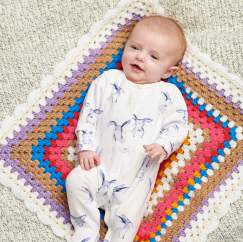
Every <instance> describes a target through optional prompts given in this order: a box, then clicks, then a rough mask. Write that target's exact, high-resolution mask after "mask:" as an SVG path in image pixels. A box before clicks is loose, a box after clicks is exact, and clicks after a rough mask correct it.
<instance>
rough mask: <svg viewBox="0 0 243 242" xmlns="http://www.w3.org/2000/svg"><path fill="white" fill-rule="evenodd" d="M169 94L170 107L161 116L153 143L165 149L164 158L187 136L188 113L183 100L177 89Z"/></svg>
mask: <svg viewBox="0 0 243 242" xmlns="http://www.w3.org/2000/svg"><path fill="white" fill-rule="evenodd" d="M171 94H172V95H171V105H169V106H168V107H167V109H166V110H165V112H164V114H163V117H164V118H163V120H162V123H161V130H160V132H159V136H158V138H157V140H156V141H155V143H158V144H160V145H161V146H162V147H163V148H164V149H165V151H166V153H167V156H166V158H168V157H169V156H170V154H171V153H172V152H174V151H175V150H177V149H178V148H179V147H180V145H181V144H182V143H183V141H184V139H185V138H186V136H187V134H188V113H187V106H186V103H185V100H184V98H183V96H182V94H181V92H180V91H179V89H178V88H177V87H175V88H174V89H173V92H171Z"/></svg>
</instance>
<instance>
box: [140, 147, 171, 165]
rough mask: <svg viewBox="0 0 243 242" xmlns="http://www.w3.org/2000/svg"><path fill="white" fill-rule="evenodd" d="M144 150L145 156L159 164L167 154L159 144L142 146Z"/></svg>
mask: <svg viewBox="0 0 243 242" xmlns="http://www.w3.org/2000/svg"><path fill="white" fill-rule="evenodd" d="M143 148H144V149H145V153H146V155H148V156H149V157H150V158H151V159H152V160H155V161H158V162H159V163H160V162H162V161H163V160H164V159H165V157H166V155H167V153H166V151H165V150H164V148H163V147H162V146H161V145H159V144H156V143H154V144H150V145H143Z"/></svg>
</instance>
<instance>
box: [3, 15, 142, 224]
mask: <svg viewBox="0 0 243 242" xmlns="http://www.w3.org/2000/svg"><path fill="white" fill-rule="evenodd" d="M140 18H141V17H140V16H139V15H136V14H133V17H132V19H126V23H125V24H124V25H121V24H118V29H117V30H116V31H115V30H113V31H112V34H111V35H110V36H106V38H107V39H106V42H102V43H101V47H100V48H99V49H89V55H88V56H86V57H85V58H84V63H81V64H80V63H79V64H78V70H77V71H72V77H71V78H66V84H59V85H58V87H59V89H58V91H57V92H55V93H54V94H53V98H49V99H48V100H47V104H46V105H45V106H42V105H40V112H39V113H33V115H34V118H33V119H32V120H31V119H27V125H26V126H20V131H19V132H17V131H14V138H12V139H10V138H7V139H6V140H7V145H4V146H3V145H1V146H0V151H1V152H0V157H1V159H2V160H5V162H4V166H5V167H6V166H11V167H12V169H11V172H17V173H18V179H24V180H25V185H31V187H32V190H31V192H34V191H37V192H38V194H39V195H38V198H44V199H45V203H44V205H47V204H48V205H50V206H51V211H53V210H55V211H56V212H57V213H58V214H57V218H59V217H63V218H64V224H66V223H68V222H70V218H69V214H68V213H67V212H66V211H65V208H64V207H63V206H62V205H60V204H57V203H56V202H55V201H54V200H53V199H51V193H50V192H49V191H45V190H44V189H43V188H42V186H41V184H39V183H38V182H37V181H35V180H32V178H33V174H32V173H28V174H26V172H25V169H24V168H23V167H19V166H18V164H19V161H18V160H11V159H10V152H11V146H12V145H18V144H19V142H20V141H21V140H23V139H25V138H26V136H27V133H30V132H31V131H32V130H33V127H34V126H38V125H39V124H40V122H41V121H42V120H43V119H44V118H45V116H46V113H47V112H51V110H52V108H53V106H55V105H56V104H57V102H58V100H59V99H60V98H62V97H63V96H64V92H66V91H68V90H69V88H70V86H71V85H72V84H74V83H76V82H77V80H76V78H77V77H82V76H83V75H84V73H85V72H86V71H88V70H89V66H90V64H92V63H94V62H95V59H96V57H97V56H98V55H99V54H100V53H101V51H102V49H104V48H106V46H107V45H108V44H109V43H110V42H111V41H112V39H113V37H114V36H115V35H116V33H117V32H120V31H121V30H122V29H123V28H125V27H126V26H128V25H129V24H130V23H131V22H132V21H136V20H138V19H140Z"/></svg>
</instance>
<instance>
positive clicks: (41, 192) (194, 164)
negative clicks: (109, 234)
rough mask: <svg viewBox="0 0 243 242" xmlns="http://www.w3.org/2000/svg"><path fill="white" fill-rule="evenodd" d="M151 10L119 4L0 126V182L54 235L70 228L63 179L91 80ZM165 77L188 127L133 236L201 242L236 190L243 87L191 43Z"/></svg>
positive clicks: (111, 64) (114, 60) (66, 234)
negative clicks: (184, 106) (186, 113)
mask: <svg viewBox="0 0 243 242" xmlns="http://www.w3.org/2000/svg"><path fill="white" fill-rule="evenodd" d="M154 13H159V14H162V10H161V9H160V8H159V6H158V5H157V3H156V2H155V1H145V0H144V1H139V2H137V1H121V2H120V4H119V6H118V7H117V9H115V10H114V11H113V12H110V13H109V15H106V16H105V18H104V20H103V21H102V22H100V23H98V24H97V25H95V26H93V27H92V29H91V30H90V32H89V34H87V35H85V36H84V37H83V38H82V39H81V40H80V42H79V44H78V46H77V47H76V48H75V49H73V50H71V51H70V52H69V53H68V55H67V56H66V58H65V60H64V61H63V62H62V63H60V64H59V65H58V66H57V68H56V69H55V71H54V73H53V75H51V76H48V77H46V78H44V79H43V80H42V82H41V84H40V88H39V89H36V90H35V91H33V92H32V93H30V95H29V96H28V102H27V103H25V104H21V105H19V106H17V107H16V109H15V112H14V114H13V115H12V116H11V117H8V118H6V119H5V120H4V121H3V122H2V124H1V133H0V182H1V183H2V184H4V185H6V186H8V187H11V189H12V191H13V193H14V194H15V195H16V196H17V197H18V198H20V199H22V200H23V201H24V202H25V205H26V207H27V208H28V209H29V210H31V211H33V212H36V213H37V214H38V217H39V219H40V220H41V221H42V222H43V223H45V224H48V225H50V226H51V228H52V230H53V232H54V233H55V234H56V235H58V236H60V237H63V238H66V239H69V238H70V235H71V233H72V226H71V224H70V218H69V212H68V206H67V200H66V195H65V178H66V176H67V174H68V173H69V172H70V171H71V169H72V168H73V166H74V162H75V160H76V159H77V157H76V153H75V144H76V137H75V134H74V130H75V127H76V124H77V120H78V116H79V113H80V109H81V108H82V103H83V100H84V97H85V95H86V92H87V89H88V87H89V84H90V83H91V82H92V80H93V79H94V78H95V77H97V76H98V75H99V74H101V73H102V72H103V71H104V70H107V69H111V68H120V67H121V66H120V58H121V55H122V49H123V46H124V43H125V41H126V38H127V36H128V34H129V32H130V30H131V27H132V26H133V24H134V23H135V22H136V21H138V20H139V19H141V18H142V17H143V16H145V15H151V14H154ZM168 82H171V83H173V84H175V85H176V86H177V87H178V88H179V89H180V90H181V92H182V94H183V96H184V98H185V101H186V103H187V106H188V111H189V117H190V119H189V121H190V132H189V136H188V138H187V139H186V140H185V142H184V144H183V146H182V147H181V148H180V149H179V150H178V151H177V152H176V153H174V154H172V155H171V156H170V157H169V158H168V159H167V160H166V161H165V162H163V163H162V165H161V167H160V171H159V174H158V177H157V180H156V184H155V187H154V190H153V194H152V196H151V199H150V206H149V208H148V210H147V211H146V214H145V216H144V219H143V221H142V223H141V226H140V228H139V231H138V233H137V236H136V238H135V241H204V240H205V239H206V236H207V234H208V233H209V232H211V231H212V230H213V229H215V228H216V226H217V223H216V221H218V219H219V218H220V217H221V216H222V215H223V214H224V213H225V211H226V210H227V208H228V207H229V204H230V203H231V202H233V201H235V200H237V198H239V196H240V185H241V184H242V177H243V176H242V173H243V169H242V164H243V161H242V148H243V147H242V127H241V126H242V112H243V102H242V97H241V93H242V89H243V88H242V85H241V84H240V80H239V78H237V77H236V76H233V75H231V74H229V73H227V72H226V71H225V70H224V68H223V67H222V66H220V65H218V64H216V63H213V62H212V61H211V60H210V59H209V58H208V57H207V56H205V55H203V54H202V53H200V52H199V51H198V50H197V49H196V48H195V47H193V46H191V45H189V48H188V51H187V53H186V55H185V58H184V59H183V62H182V65H181V66H180V69H179V71H178V73H177V75H176V76H173V77H171V78H170V79H169V80H168ZM104 232H105V229H104V226H103V224H102V228H101V236H103V234H104Z"/></svg>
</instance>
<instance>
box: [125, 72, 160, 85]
mask: <svg viewBox="0 0 243 242" xmlns="http://www.w3.org/2000/svg"><path fill="white" fill-rule="evenodd" d="M125 75H126V74H125ZM126 78H127V79H128V80H129V81H130V82H133V83H135V84H149V83H154V82H157V81H152V80H146V79H143V78H138V77H135V76H133V75H129V74H128V75H126Z"/></svg>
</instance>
